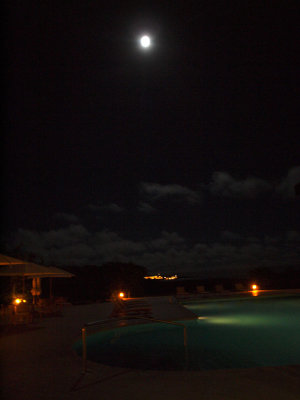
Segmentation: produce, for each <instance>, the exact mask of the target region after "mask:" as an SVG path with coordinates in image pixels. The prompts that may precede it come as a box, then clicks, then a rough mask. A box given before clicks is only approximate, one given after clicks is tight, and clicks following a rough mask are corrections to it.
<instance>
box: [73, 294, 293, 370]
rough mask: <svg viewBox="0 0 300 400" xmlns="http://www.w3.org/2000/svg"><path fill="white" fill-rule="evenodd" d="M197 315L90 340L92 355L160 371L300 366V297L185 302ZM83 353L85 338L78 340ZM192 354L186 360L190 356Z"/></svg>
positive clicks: (94, 358) (110, 362) (102, 360)
mask: <svg viewBox="0 0 300 400" xmlns="http://www.w3.org/2000/svg"><path fill="white" fill-rule="evenodd" d="M186 307H187V308H189V309H190V310H191V311H193V312H194V313H195V314H196V315H198V319H196V320H191V321H181V323H183V324H184V325H185V326H186V327H187V336H188V346H187V353H186V352H185V348H184V345H183V328H182V327H179V326H172V325H166V324H161V323H151V324H143V325H134V326H127V327H122V328H117V329H112V330H106V331H102V332H98V333H96V334H93V335H90V336H88V338H87V357H88V359H89V360H92V361H96V362H100V363H103V364H108V365H113V366H120V367H129V368H138V369H158V370H181V369H189V370H201V369H226V368H249V367H256V366H279V365H295V364H300V297H299V296H284V297H272V298H269V297H261V298H260V297H255V298H240V299H219V300H209V301H201V302H198V303H192V304H188V305H186ZM75 350H76V351H77V352H78V354H81V341H79V342H77V343H76V344H75ZM186 355H187V359H186Z"/></svg>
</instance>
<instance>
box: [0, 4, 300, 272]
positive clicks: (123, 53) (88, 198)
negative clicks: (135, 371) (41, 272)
mask: <svg viewBox="0 0 300 400" xmlns="http://www.w3.org/2000/svg"><path fill="white" fill-rule="evenodd" d="M297 15H299V4H298V1H288V0H287V1H276V0H275V1H272V2H263V1H230V0H226V1H225V0H215V1H214V0H204V1H172V2H170V1H168V2H167V1H159V2H155V1H152V2H150V1H147V2H143V1H136V2H130V1H128V2H125V1H111V2H103V1H96V0H93V1H88V0H85V1H71V2H66V1H61V0H60V1H32V0H29V1H25V2H24V1H16V0H11V1H6V2H5V6H4V18H3V21H4V24H3V27H4V29H3V32H4V40H3V43H4V50H3V51H4V53H5V56H6V58H5V59H6V62H5V68H4V82H5V87H4V91H3V93H4V113H3V114H4V119H3V121H4V122H3V127H4V142H3V143H4V146H3V155H2V160H3V163H2V169H3V174H2V175H3V183H2V194H3V207H2V211H3V212H2V221H3V228H2V230H3V232H2V235H3V237H2V243H4V248H7V249H9V250H10V251H14V249H17V250H15V251H18V252H20V251H21V252H23V253H24V254H35V255H36V257H37V258H36V260H40V261H41V262H43V263H45V264H53V265H61V266H63V265H82V266H84V265H101V264H102V263H104V262H108V261H122V262H133V263H136V264H139V265H143V266H146V267H147V268H148V270H149V272H153V273H157V272H160V273H179V274H181V275H198V276H201V277H202V276H205V277H208V276H209V277H210V276H219V275H224V276H225V275H235V276H243V275H244V274H245V273H246V272H247V271H248V270H249V269H252V268H256V267H267V268H272V269H273V270H280V269H282V268H287V267H291V266H293V267H299V265H300V262H299V261H300V196H296V195H295V191H294V185H295V184H296V183H297V182H299V181H300V156H299V154H300V151H299V142H300V139H299V123H298V122H299V121H298V114H299V111H298V108H299V105H298V104H299V102H298V101H297V100H298V95H299V91H298V89H299V62H298V59H297V54H298V52H299V48H298V32H297V27H298V26H299V23H298V22H299V21H297ZM144 33H147V34H149V35H150V37H151V38H152V46H151V47H150V48H148V49H142V48H141V47H140V46H139V43H138V39H139V37H140V36H141V35H142V34H144ZM18 254H19V253H18Z"/></svg>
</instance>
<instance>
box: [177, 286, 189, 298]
mask: <svg viewBox="0 0 300 400" xmlns="http://www.w3.org/2000/svg"><path fill="white" fill-rule="evenodd" d="M188 295H189V293H188V292H187V291H186V290H185V287H184V286H177V287H176V296H177V297H180V296H188Z"/></svg>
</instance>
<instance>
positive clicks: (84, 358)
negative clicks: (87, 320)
mask: <svg viewBox="0 0 300 400" xmlns="http://www.w3.org/2000/svg"><path fill="white" fill-rule="evenodd" d="M81 337H82V373H83V374H85V373H86V328H85V327H83V328H82V329H81Z"/></svg>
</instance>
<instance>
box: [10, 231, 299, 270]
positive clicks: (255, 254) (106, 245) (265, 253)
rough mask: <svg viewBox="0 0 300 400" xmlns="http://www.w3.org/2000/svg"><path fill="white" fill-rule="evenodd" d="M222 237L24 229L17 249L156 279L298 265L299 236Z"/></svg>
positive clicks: (227, 234) (47, 258)
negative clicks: (118, 264) (138, 271)
mask: <svg viewBox="0 0 300 400" xmlns="http://www.w3.org/2000/svg"><path fill="white" fill-rule="evenodd" d="M221 237H222V238H223V239H225V241H224V242H215V243H211V244H208V243H203V242H197V243H188V242H187V241H186V240H185V239H184V238H183V237H181V236H180V235H179V234H178V233H176V232H166V231H163V232H161V234H160V236H158V237H156V238H153V239H151V240H130V239H126V238H124V237H122V236H121V235H119V234H118V233H116V232H112V231H108V230H102V231H99V232H96V233H94V234H91V233H90V232H89V231H88V230H87V229H86V228H85V227H84V226H82V225H70V226H69V227H68V228H65V229H58V230H52V231H49V232H35V231H30V230H24V229H20V230H19V231H18V234H17V237H16V243H15V244H18V245H19V246H21V248H22V249H23V250H24V251H26V252H30V253H33V254H36V255H37V256H38V257H40V258H41V259H42V260H44V262H45V263H48V264H51V263H52V264H56V265H89V264H96V265H101V264H102V263H104V262H108V261H122V262H133V263H136V264H140V265H144V266H145V267H147V268H148V269H149V272H154V273H156V272H160V271H163V272H170V273H179V274H188V273H193V274H197V275H198V276H201V275H205V276H214V274H219V275H220V274H228V273H232V272H233V271H234V273H235V274H236V275H237V276H238V275H243V274H245V273H246V272H247V270H248V269H251V268H254V267H257V266H266V267H274V266H275V267H280V266H282V267H284V266H286V265H295V266H297V265H298V260H299V253H300V240H299V239H300V232H298V231H288V232H286V233H284V234H282V235H281V237H279V238H278V237H274V238H272V237H270V236H269V237H266V238H264V239H259V238H254V237H252V238H249V237H244V238H243V237H242V236H241V235H239V234H235V233H234V232H229V231H225V232H224V231H223V232H221ZM229 239H230V241H229ZM250 239H251V240H250ZM278 244H279V245H278ZM226 271H227V272H226Z"/></svg>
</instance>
